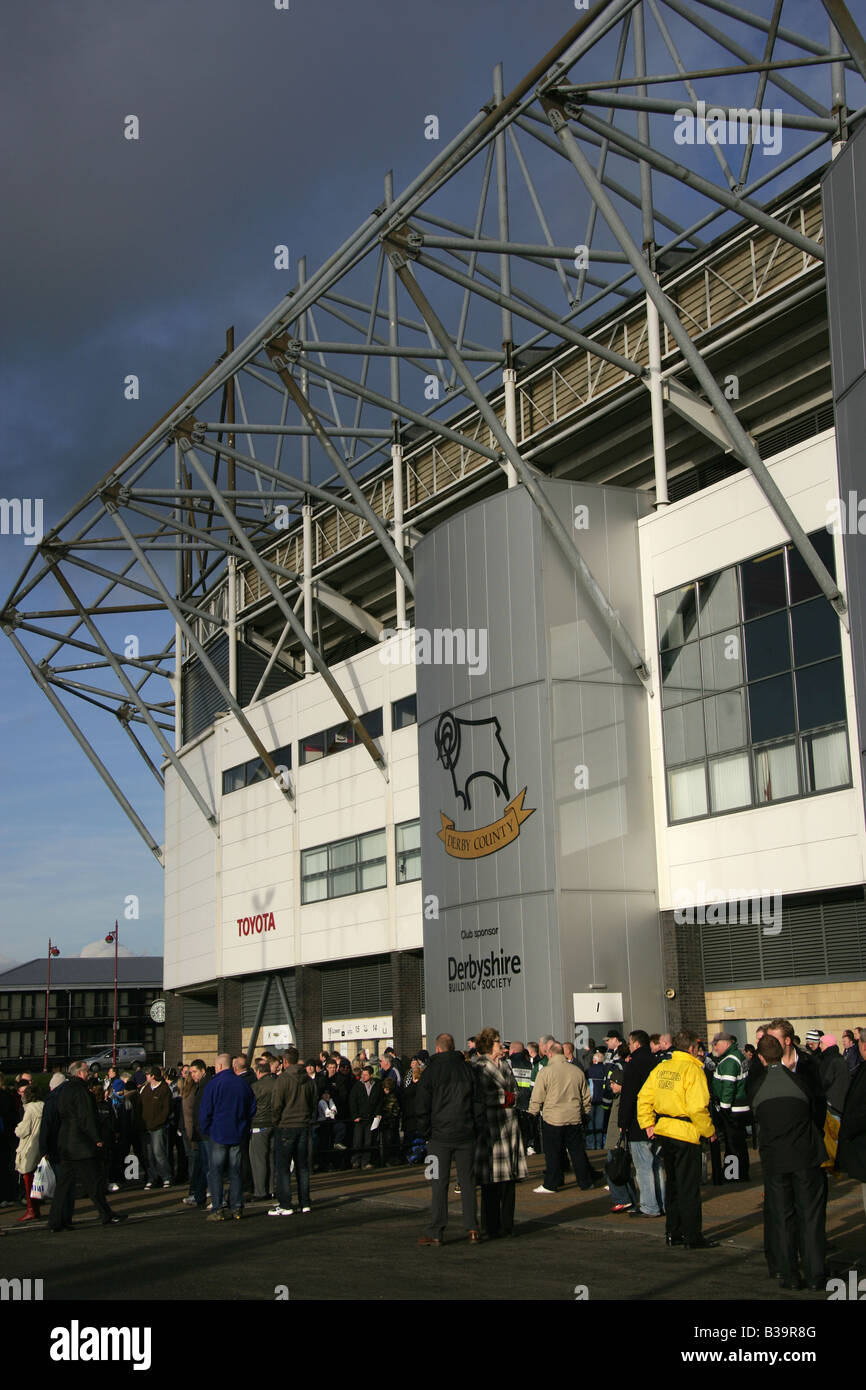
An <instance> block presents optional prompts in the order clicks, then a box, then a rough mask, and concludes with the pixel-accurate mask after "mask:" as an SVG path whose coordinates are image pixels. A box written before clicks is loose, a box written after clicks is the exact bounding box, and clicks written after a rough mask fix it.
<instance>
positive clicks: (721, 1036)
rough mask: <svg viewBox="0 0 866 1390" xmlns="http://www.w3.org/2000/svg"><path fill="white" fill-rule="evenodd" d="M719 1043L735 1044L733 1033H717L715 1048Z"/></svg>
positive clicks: (714, 1040)
mask: <svg viewBox="0 0 866 1390" xmlns="http://www.w3.org/2000/svg"><path fill="white" fill-rule="evenodd" d="M719 1042H729V1043H732V1042H734V1035H733V1033H717V1034H716V1036H715V1037H714V1038H713V1047H715V1045H716V1043H719Z"/></svg>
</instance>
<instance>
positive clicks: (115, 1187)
mask: <svg viewBox="0 0 866 1390" xmlns="http://www.w3.org/2000/svg"><path fill="white" fill-rule="evenodd" d="M108 1190H109V1192H119V1191H120V1188H119V1187H118V1185H117V1183H116V1182H110V1183H109V1184H108Z"/></svg>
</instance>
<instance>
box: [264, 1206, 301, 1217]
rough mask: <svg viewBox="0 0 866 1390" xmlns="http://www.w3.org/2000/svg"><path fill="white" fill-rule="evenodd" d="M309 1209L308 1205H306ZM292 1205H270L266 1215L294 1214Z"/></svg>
mask: <svg viewBox="0 0 866 1390" xmlns="http://www.w3.org/2000/svg"><path fill="white" fill-rule="evenodd" d="M307 1211H309V1207H307ZM294 1213H295V1209H294V1207H271V1209H270V1211H269V1212H268V1216H294Z"/></svg>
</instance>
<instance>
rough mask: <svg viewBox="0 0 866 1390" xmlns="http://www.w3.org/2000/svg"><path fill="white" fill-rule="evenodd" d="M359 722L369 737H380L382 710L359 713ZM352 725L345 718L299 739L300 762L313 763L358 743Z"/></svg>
mask: <svg viewBox="0 0 866 1390" xmlns="http://www.w3.org/2000/svg"><path fill="white" fill-rule="evenodd" d="M360 720H361V723H362V724H363V726H364V728H365V729H366V730H367V733H368V734H369V735H370V738H381V737H382V710H381V707H380V708H379V709H371V710H368V711H367V713H366V714H362V715H360ZM360 742H361V740H360V739H359V737H358V735H357V733H356V732H355V728H354V725H352V724H350V723H349V721H348V720H345V721H344V722H343V723H342V724H334V725H333V727H332V728H330V729H322V731H321V733H318V734H309V735H308V736H307V737H306V738H302V739H301V762H302V763H315V762H318V761H319V759H320V758H327V757H330V755H331V754H332V753H341V752H342V751H343V749H344V748H354V746H355V744H356V743H360Z"/></svg>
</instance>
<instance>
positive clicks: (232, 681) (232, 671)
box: [226, 555, 238, 700]
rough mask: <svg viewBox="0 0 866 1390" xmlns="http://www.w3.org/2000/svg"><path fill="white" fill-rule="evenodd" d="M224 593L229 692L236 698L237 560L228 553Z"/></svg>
mask: <svg viewBox="0 0 866 1390" xmlns="http://www.w3.org/2000/svg"><path fill="white" fill-rule="evenodd" d="M227 569H228V573H227V576H226V595H227V598H228V613H227V614H226V617H227V618H228V629H227V631H228V637H229V692H230V694H231V695H232V696H233V698H234V699H235V700H236V699H237V698H238V562H237V560H236V559H235V557H234V555H230V556H229V558H228V565H227Z"/></svg>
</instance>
